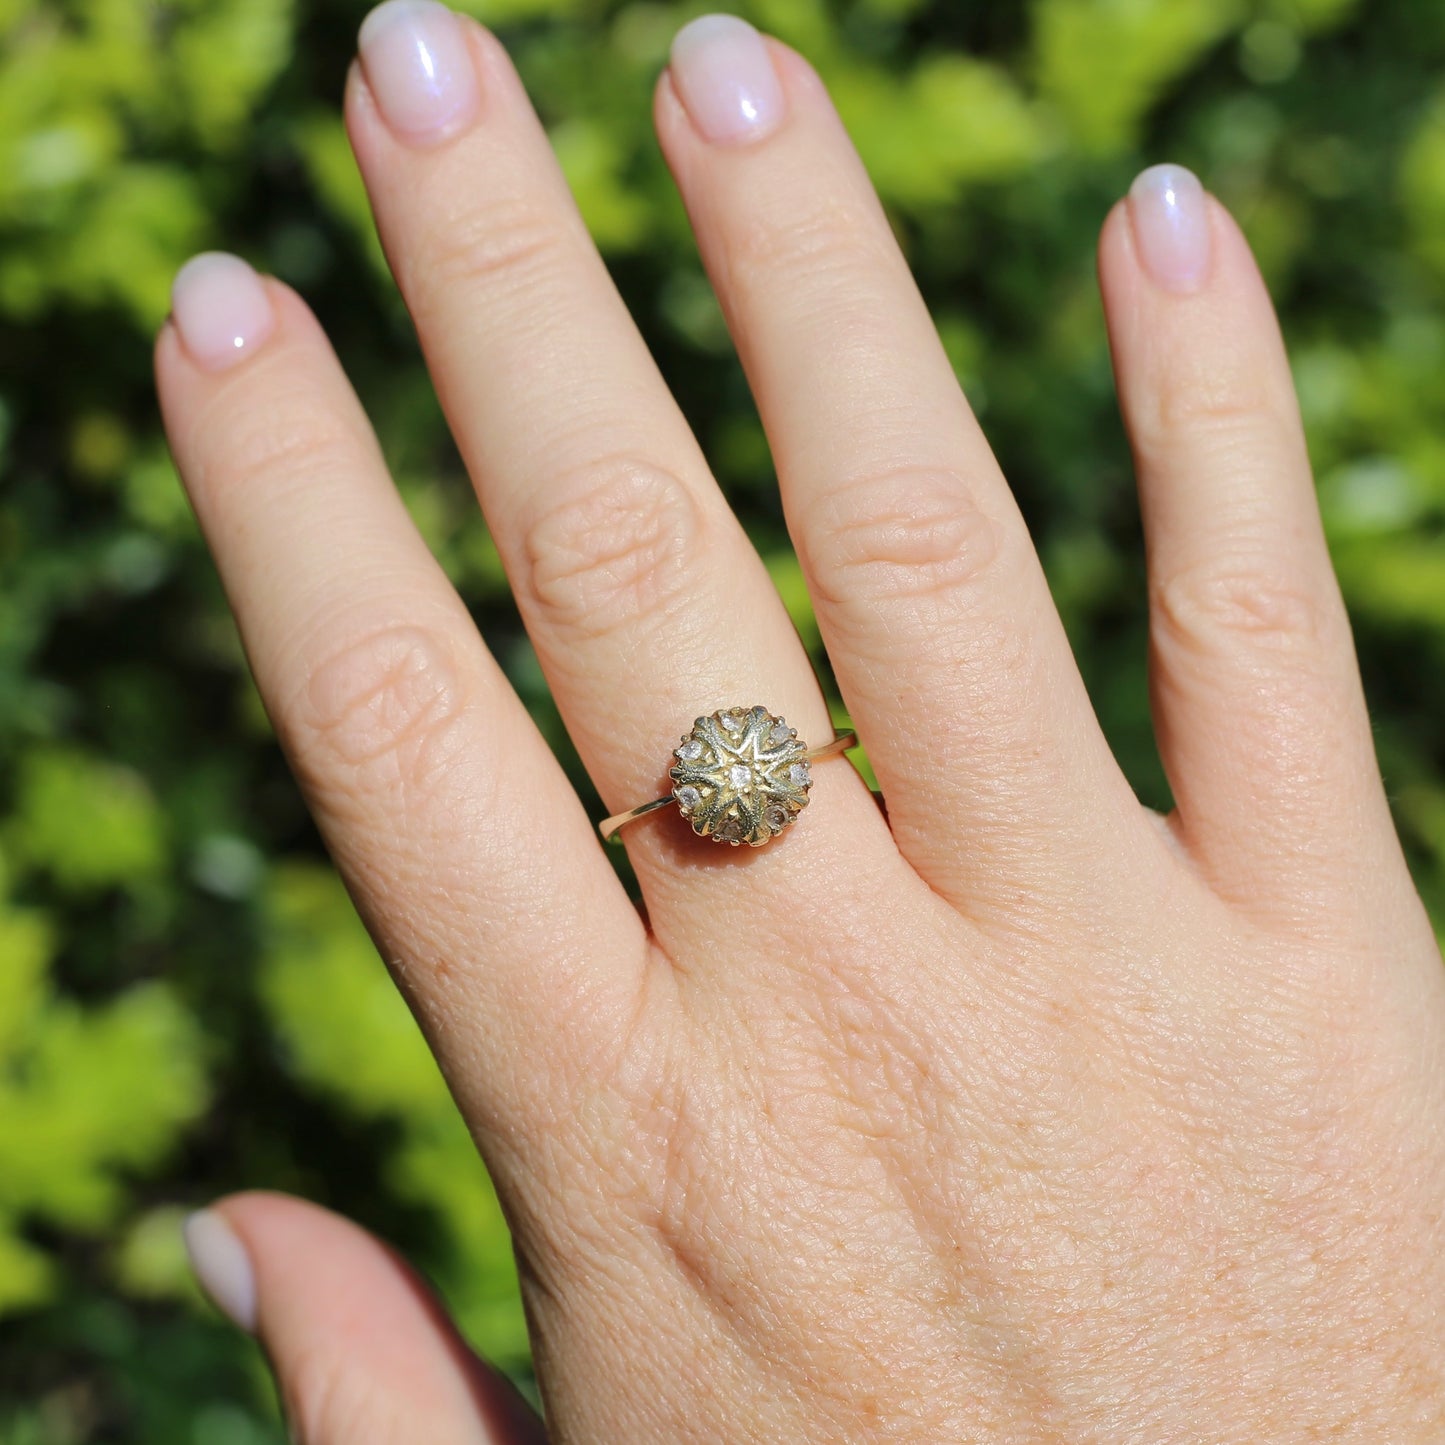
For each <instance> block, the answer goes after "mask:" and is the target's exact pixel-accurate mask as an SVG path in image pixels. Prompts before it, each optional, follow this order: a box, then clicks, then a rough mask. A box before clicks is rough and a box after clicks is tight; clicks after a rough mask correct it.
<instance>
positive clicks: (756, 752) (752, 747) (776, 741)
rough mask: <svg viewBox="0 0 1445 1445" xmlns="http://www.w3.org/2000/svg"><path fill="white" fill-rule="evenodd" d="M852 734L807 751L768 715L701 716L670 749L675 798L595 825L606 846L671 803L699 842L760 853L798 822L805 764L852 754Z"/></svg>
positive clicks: (808, 772) (749, 710)
mask: <svg viewBox="0 0 1445 1445" xmlns="http://www.w3.org/2000/svg"><path fill="white" fill-rule="evenodd" d="M857 744H858V738H857V736H856V734H854V733H852V732H847V731H838V732H836V733H835V734H834V736H833V741H832V742H830V743H827V744H825V745H824V746H823V747H820V748H811V749H810V748H809V747H808V745H807V744H806V743H805V742H804V741H803V740H802V739H801V738H800V737H799V736H798V732H797V729H796V728H791V727H789V726H788V724H787V723H786V722H784V721H783V719H782V718H780V717H775V716H774V715H773V714H772V713H770V712H769V711H768V710H767V708H765V707H763V706H761V705H759V704H755V705H754V706H752V707H728V708H722V709H720V710H719V711H718V712H715V713H713V714H712V715H711V716H709V717H700V718H698V720H697V721H696V722H695V723H693V725H692V731H691V732H689V733H686V734H684V735H683V739H682V742H681V743H680V744H679V745H678V746H677V747H675V748H674V749H673V750H672V756H673V759H674V762H673V765H672V767H671V768H670V769H669V770H668V777H670V778H671V779H672V792H671V793H669V794H668V795H667V797H665V798H658V799H656V800H655V801H654V802H651V803H643V804H642V805H641V806H640V807H637V808H629V809H628V811H627V812H625V813H615V814H613V816H612V817H610V818H604V819H603V820H602V822H601V823H599V824H598V825H597V826H598V829H599V830H600V832H601V834H602V836H603V838H605V839H607V840H609V841H610V840H611V839H612V838H613V837H615V836H616V834H617V830H618V829H619V828H621V827H622V825H623V824H624V823H630V822H631V821H632V820H633V819H634V818H640V817H641V816H642V815H643V814H644V813H651V812H653V811H654V810H655V809H657V808H665V807H667V805H668V804H669V803H675V804H676V805H677V809H678V811H679V812H680V813H681V814H682V816H683V817H684V818H686V819H687V820H688V822H689V823H691V824H692V831H693V832H694V833H696V834H697V835H698V837H700V838H711V839H712V840H713V842H714V843H730V844H731V845H732V846H733V847H734V848H736V847H739V846H740V845H741V844H743V843H746V844H748V845H749V846H750V847H753V848H761V847H762V846H763V844H764V843H767V842H770V841H771V840H772V839H774V838H776V837H777V836H778V834H779V833H781V832H782V831H783V829H784V828H788V827H791V826H792V824H793V823H794V822H796V821H797V817H798V814H799V813H801V812H802V811H803V809H804V808H805V807H807V805H808V789H809V788H811V787H812V786H813V774H812V769H811V767H810V764H812V763H814V762H816V761H817V760H818V759H819V758H826V757H831V756H833V755H834V754H835V753H841V752H845V751H846V750H847V749H848V748H851V747H856V746H857Z"/></svg>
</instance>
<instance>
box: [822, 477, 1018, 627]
mask: <svg viewBox="0 0 1445 1445" xmlns="http://www.w3.org/2000/svg"><path fill="white" fill-rule="evenodd" d="M801 530H802V537H803V541H802V544H801V545H802V547H803V550H804V552H805V553H806V556H805V565H806V566H807V567H808V570H809V572H810V575H811V576H812V577H813V578H814V579H815V585H816V586H817V588H818V589H819V593H820V595H821V597H822V598H823V600H825V601H826V602H828V603H830V604H833V605H835V606H837V605H842V606H849V605H857V604H862V605H863V606H865V607H868V608H869V609H870V610H871V609H872V608H873V607H876V606H877V605H879V604H887V603H895V602H899V601H904V602H907V601H910V600H913V601H917V600H925V599H930V598H931V599H935V600H941V599H943V598H944V597H945V596H946V597H949V598H951V599H953V600H955V601H957V600H964V601H965V602H966V600H967V598H968V597H970V596H971V595H975V594H977V593H978V592H979V591H980V590H981V589H983V588H984V587H986V586H987V585H988V584H989V579H990V577H991V576H992V574H993V572H994V570H995V569H996V567H997V566H998V565H999V564H1000V562H1001V560H1002V559H1003V558H1004V557H1005V556H1006V555H1007V551H1008V549H1007V546H1006V542H1005V529H1004V527H1003V526H1002V524H1001V523H999V522H998V521H997V520H996V519H995V518H994V517H992V516H990V515H989V514H988V513H987V512H985V511H984V510H982V508H980V506H979V505H978V500H977V497H976V496H975V495H974V493H973V491H972V489H971V488H970V486H969V485H968V483H967V481H966V480H965V479H964V478H963V477H962V476H961V475H960V474H959V473H958V472H956V471H953V470H950V469H947V468H932V467H899V468H894V469H891V470H888V471H885V472H878V473H872V474H870V475H867V476H863V477H860V478H857V479H854V480H852V481H850V482H847V483H845V484H844V485H843V486H842V487H840V488H838V489H837V490H835V491H833V492H830V493H829V494H828V495H827V496H825V497H824V498H822V499H821V500H820V501H819V503H818V504H817V506H816V510H815V511H814V513H813V515H812V516H811V517H809V518H808V519H807V524H806V525H805V526H804V527H803V528H802V529H801Z"/></svg>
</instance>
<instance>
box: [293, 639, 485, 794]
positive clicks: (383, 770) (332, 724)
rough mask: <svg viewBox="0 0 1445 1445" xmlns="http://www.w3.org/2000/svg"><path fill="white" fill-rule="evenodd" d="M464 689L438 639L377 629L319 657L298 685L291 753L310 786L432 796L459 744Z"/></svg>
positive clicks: (446, 644) (445, 643) (451, 656)
mask: <svg viewBox="0 0 1445 1445" xmlns="http://www.w3.org/2000/svg"><path fill="white" fill-rule="evenodd" d="M465 703H466V697H465V689H464V687H463V684H462V679H461V673H460V669H459V668H458V666H457V662H456V658H455V655H454V652H453V649H452V647H451V645H450V643H449V641H448V639H447V638H446V637H445V635H444V634H443V633H441V632H440V631H437V630H432V629H428V628H425V627H420V626H416V625H414V624H411V623H406V624H397V623H392V622H387V623H383V624H381V625H380V626H377V627H373V628H371V629H368V630H362V631H359V632H357V633H355V634H353V635H352V636H350V637H348V638H347V639H346V640H345V641H344V642H343V643H341V644H340V645H339V646H337V647H334V648H333V649H332V650H331V651H330V652H328V653H327V654H325V655H324V658H323V660H322V662H321V663H320V665H319V666H317V667H316V668H315V669H314V670H312V671H311V673H310V676H309V678H308V681H307V683H306V690H305V696H304V706H303V707H302V709H301V710H300V711H301V714H302V722H301V727H300V731H301V732H302V734H303V735H302V737H301V738H300V739H299V741H300V744H301V746H299V747H297V748H296V749H295V751H296V753H297V755H298V756H299V757H300V758H301V759H302V767H303V771H304V772H305V773H307V774H309V778H308V781H309V782H311V783H312V784H313V785H316V786H321V787H325V786H326V785H327V784H331V785H332V786H334V785H335V784H336V782H337V780H338V779H340V780H342V781H343V782H344V785H345V786H346V787H347V788H348V789H349V790H350V789H355V788H356V787H357V785H358V784H360V785H361V786H362V788H363V789H365V790H367V791H374V790H380V789H385V790H387V791H392V792H394V791H400V792H401V793H402V795H403V796H426V795H429V794H431V793H434V792H435V791H436V790H437V789H438V787H439V786H440V784H441V782H442V780H443V779H444V778H445V777H446V776H447V774H448V773H449V772H450V771H451V769H452V767H453V766H454V765H455V764H456V763H457V761H458V759H459V758H460V757H462V756H464V753H465V742H464V739H463V738H462V736H461V728H460V725H459V724H460V722H461V719H462V717H463V714H464V710H465Z"/></svg>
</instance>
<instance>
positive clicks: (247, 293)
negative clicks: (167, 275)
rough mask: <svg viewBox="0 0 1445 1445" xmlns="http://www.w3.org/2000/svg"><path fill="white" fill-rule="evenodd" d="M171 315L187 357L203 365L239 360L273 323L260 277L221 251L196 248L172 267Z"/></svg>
mask: <svg viewBox="0 0 1445 1445" xmlns="http://www.w3.org/2000/svg"><path fill="white" fill-rule="evenodd" d="M171 319H172V320H173V321H174V322H175V324H176V330H177V331H179V332H180V335H181V342H182V344H183V345H184V346H185V348H186V350H187V351H188V352H189V353H190V355H191V357H192V359H193V360H194V361H196V362H197V364H198V365H200V366H203V367H205V368H206V370H207V371H222V370H224V369H225V368H226V367H228V366H234V365H235V364H236V363H237V362H238V361H244V360H245V359H246V358H247V357H248V356H250V355H252V354H253V353H254V352H255V351H256V350H257V348H258V347H259V346H260V345H261V343H262V342H263V341H265V340H266V338H267V337H268V336H269V335H270V334H271V332H272V331H273V330H274V329H275V326H276V315H275V313H274V312H273V311H272V310H271V300H270V298H269V297H268V296H267V295H266V288H265V287H264V286H263V285H262V284H261V278H260V277H259V276H258V275H257V274H256V273H255V272H254V271H253V270H252V269H251V268H250V267H249V266H248V265H247V264H246V263H245V262H244V261H243V260H242V259H241V258H240V257H239V256H232V255H230V254H229V253H227V252H225V251H202V252H201V254H200V255H199V256H192V257H191V259H190V260H189V261H187V262H186V264H185V265H184V266H182V267H181V269H180V270H179V271H177V272H176V279H175V280H174V281H172V282H171Z"/></svg>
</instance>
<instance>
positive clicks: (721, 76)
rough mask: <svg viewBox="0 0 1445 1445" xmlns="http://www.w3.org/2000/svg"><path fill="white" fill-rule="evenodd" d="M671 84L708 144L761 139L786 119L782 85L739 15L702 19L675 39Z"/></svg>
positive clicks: (763, 46) (764, 49)
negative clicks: (708, 141) (784, 117)
mask: <svg viewBox="0 0 1445 1445" xmlns="http://www.w3.org/2000/svg"><path fill="white" fill-rule="evenodd" d="M670 68H671V71H672V80H673V84H674V85H675V86H676V87H677V93H678V96H679V97H680V98H681V100H682V103H683V106H684V107H685V109H686V110H687V113H688V116H689V117H690V118H691V120H692V123H693V124H694V125H695V126H696V127H697V128H698V130H699V131H700V132H701V133H702V134H703V136H704V137H705V138H706V139H708V140H710V141H718V142H721V143H723V144H737V143H739V142H747V141H754V140H761V139H762V138H763V136H765V135H767V134H769V133H770V132H771V131H772V130H774V129H775V128H776V127H777V125H778V123H779V122H780V121H781V120H782V118H783V87H782V86H781V85H780V84H779V83H778V73H777V71H775V70H774V69H773V58H772V56H771V55H769V54H768V47H767V45H766V44H765V43H764V42H763V37H762V36H761V35H759V34H758V32H757V31H756V30H754V29H753V27H752V26H751V25H749V24H748V22H747V21H746V20H740V19H739V18H738V17H737V16H736V15H703V16H700V17H699V18H698V19H696V20H693V21H690V22H689V23H688V24H686V25H684V26H683V27H682V29H681V30H679V31H678V32H677V34H676V36H674V37H673V41H672V56H671V62H670Z"/></svg>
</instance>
